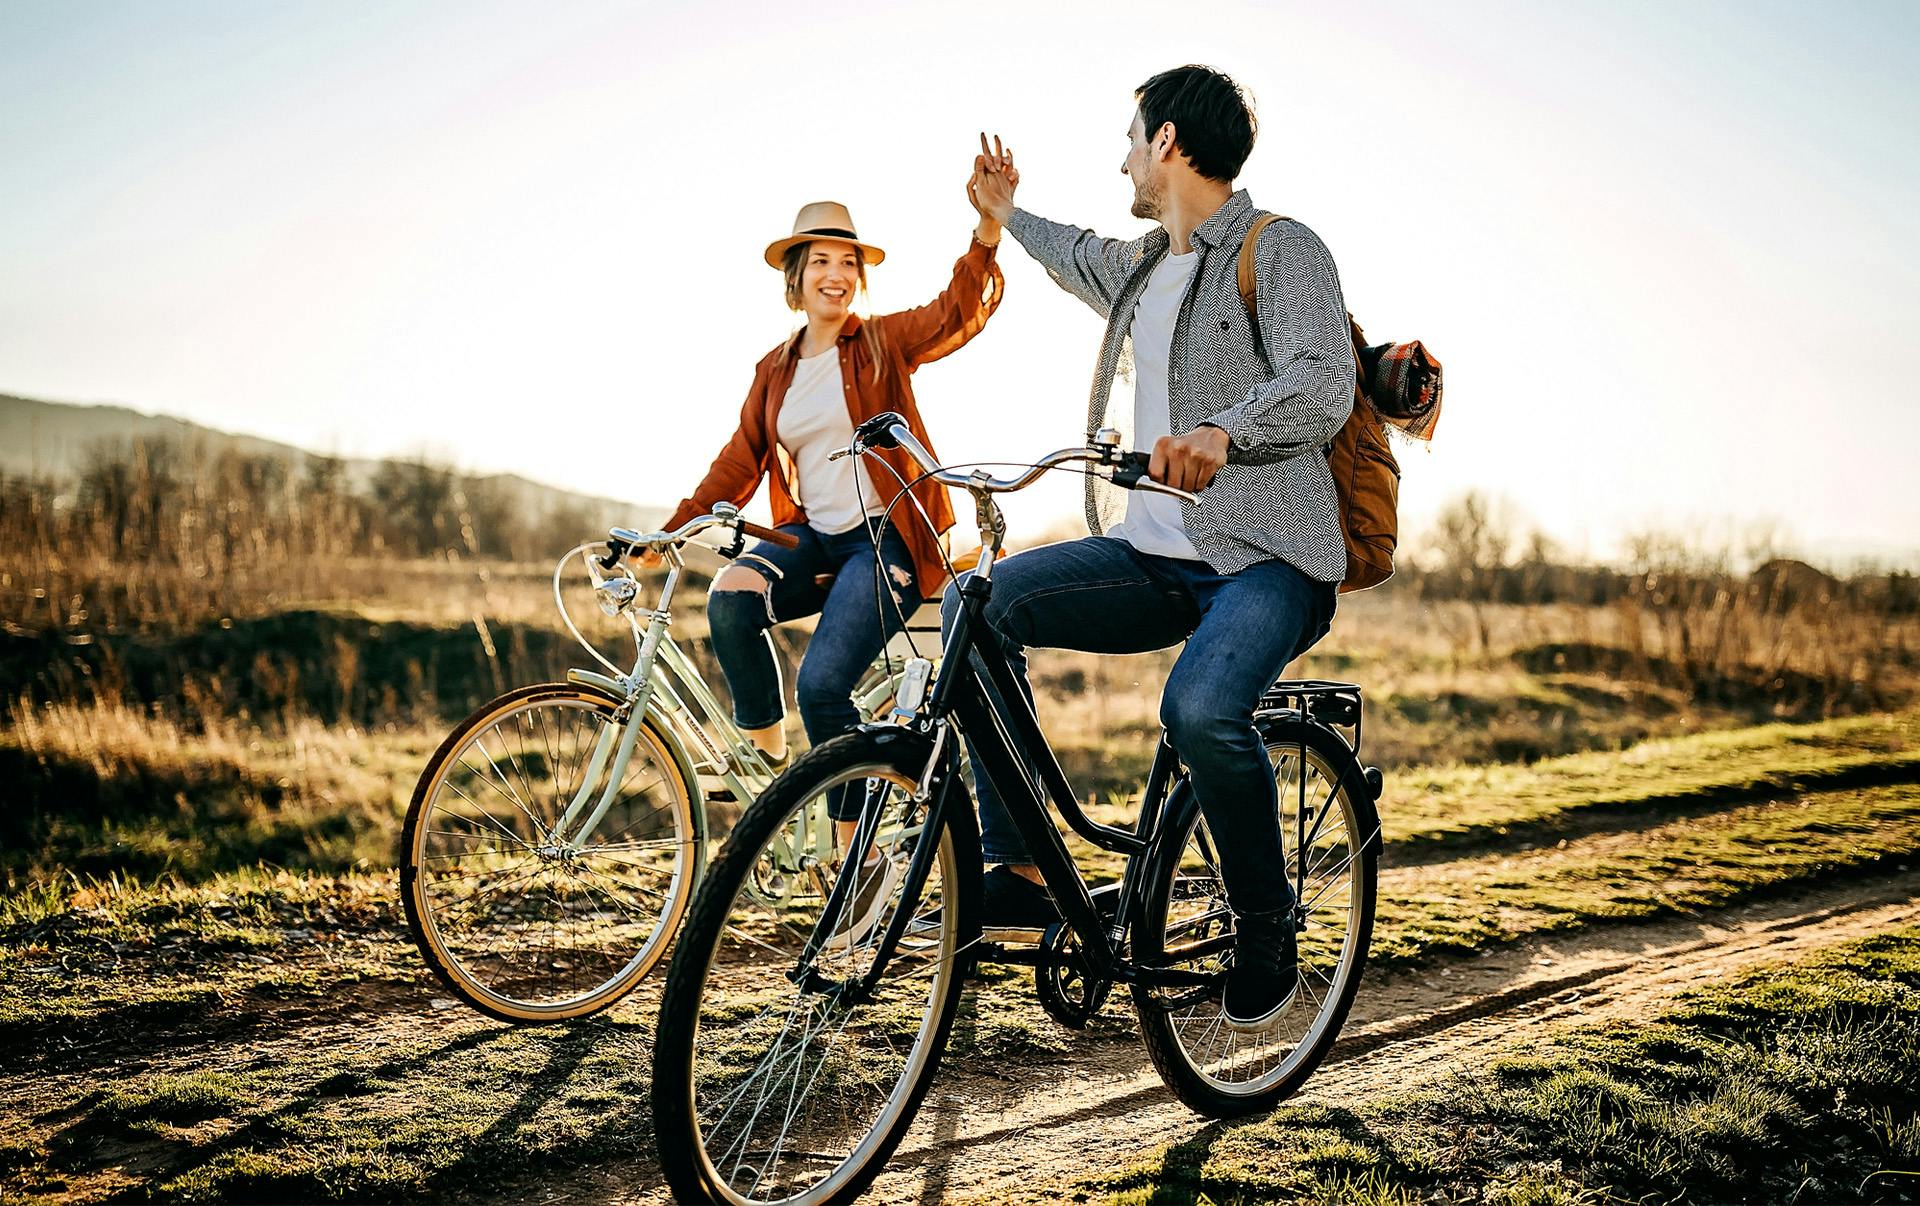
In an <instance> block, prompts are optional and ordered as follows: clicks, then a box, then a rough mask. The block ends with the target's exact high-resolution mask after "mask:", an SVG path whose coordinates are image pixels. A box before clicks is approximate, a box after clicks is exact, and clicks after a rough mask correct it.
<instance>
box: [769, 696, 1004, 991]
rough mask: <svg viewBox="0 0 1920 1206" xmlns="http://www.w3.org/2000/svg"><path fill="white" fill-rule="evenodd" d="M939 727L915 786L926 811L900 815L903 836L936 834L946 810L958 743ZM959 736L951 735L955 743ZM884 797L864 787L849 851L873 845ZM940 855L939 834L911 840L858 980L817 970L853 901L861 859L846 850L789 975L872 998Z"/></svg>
mask: <svg viewBox="0 0 1920 1206" xmlns="http://www.w3.org/2000/svg"><path fill="white" fill-rule="evenodd" d="M942 733H943V736H942V737H940V738H936V740H935V742H934V745H933V749H932V750H931V752H930V754H929V758H928V769H927V772H926V773H923V774H922V775H921V778H920V781H919V782H920V787H921V790H919V791H916V792H915V804H916V806H917V804H918V802H919V800H920V799H921V798H924V799H925V802H926V809H925V812H924V813H923V814H922V816H921V818H920V823H919V824H918V825H917V826H916V825H913V824H911V823H910V822H911V821H912V819H913V812H914V811H915V808H910V809H909V810H908V812H907V815H906V816H905V817H903V818H902V821H903V824H902V826H901V836H900V840H902V841H904V840H906V839H908V838H910V837H914V836H916V835H917V836H919V837H922V838H924V837H926V836H927V835H929V834H931V835H934V836H935V837H936V838H937V836H938V835H939V834H940V832H941V830H942V826H943V825H944V824H945V821H946V810H947V808H948V807H949V804H950V801H951V800H952V799H953V797H954V794H955V793H954V792H953V791H952V790H951V788H952V785H953V780H954V777H955V775H956V774H957V772H958V770H959V766H960V760H959V755H958V753H957V752H956V748H957V746H956V745H955V744H951V743H950V742H949V740H948V738H947V736H946V735H945V734H946V729H945V728H944V727H943V730H942ZM957 740H958V739H957V738H953V739H952V741H953V742H955V743H957ZM959 795H960V798H961V799H962V800H965V799H966V798H967V796H966V793H965V792H964V791H962V792H960V793H959ZM885 800H886V792H885V791H884V790H881V791H874V790H873V789H871V788H869V789H868V792H867V799H866V802H865V803H864V804H863V805H862V807H861V809H860V820H859V822H858V823H857V824H856V825H855V827H854V833H853V840H852V841H851V842H849V843H848V846H847V849H848V850H849V851H853V850H859V851H863V852H864V851H865V850H866V849H867V848H868V847H869V846H871V845H873V843H874V839H875V838H876V837H878V835H879V831H880V820H881V816H880V814H881V812H882V811H883V805H884V802H885ZM882 857H884V855H883V856H882ZM939 857H940V843H939V842H938V841H937V840H935V841H918V842H915V843H914V847H913V856H912V858H911V859H910V860H909V862H908V864H907V874H906V877H905V880H904V882H903V883H902V885H901V888H900V903H899V905H898V906H897V907H896V908H895V909H894V911H893V915H892V916H891V917H890V918H888V920H887V928H886V929H885V930H884V931H883V932H882V933H881V936H880V941H879V942H878V943H877V944H876V945H875V946H874V950H873V961H872V963H871V964H870V965H869V966H868V968H867V970H866V972H865V973H864V974H862V975H861V976H860V977H859V978H858V979H857V980H856V979H849V980H841V981H833V980H829V979H827V978H826V977H825V976H823V975H821V974H820V971H819V969H818V968H817V967H816V966H815V963H816V961H817V960H818V959H819V957H820V952H821V951H822V950H823V949H826V947H827V945H828V943H829V942H830V941H831V940H832V938H833V937H834V935H835V933H836V932H837V930H838V928H839V925H840V918H841V916H842V914H844V913H845V912H846V911H847V910H848V909H849V908H850V907H851V905H852V898H853V894H854V891H855V890H856V888H857V882H856V881H857V880H858V879H859V871H860V867H861V862H860V860H857V859H855V858H854V857H853V856H852V855H851V854H850V855H849V856H848V858H847V860H846V862H845V863H844V864H843V865H842V867H841V870H840V874H839V875H837V876H835V877H834V882H833V890H832V891H831V892H829V893H828V895H827V902H826V904H825V906H824V907H822V908H821V910H820V919H819V920H818V921H816V922H815V923H814V927H813V932H812V933H811V934H809V935H808V936H807V941H806V945H805V946H803V947H802V948H801V951H800V957H799V958H798V959H797V960H795V962H794V966H793V970H792V971H790V972H788V973H787V979H788V980H790V981H792V982H793V983H794V984H796V985H799V986H800V987H801V988H803V989H805V990H807V991H810V992H819V993H824V994H832V995H834V996H835V997H836V998H837V999H838V1000H839V1001H840V1002H841V1003H844V1004H848V1005H856V1004H864V1003H866V1002H867V1001H870V1000H871V999H872V997H873V990H874V986H875V985H877V984H878V983H879V982H880V977H881V976H882V975H883V974H885V972H886V970H887V965H888V964H889V963H891V962H892V961H893V956H894V952H895V951H897V950H898V949H899V946H900V940H901V939H902V938H904V937H905V936H906V933H907V926H908V925H909V924H911V922H912V918H913V911H914V908H915V906H917V905H918V904H919V903H920V894H921V893H922V892H923V891H925V890H926V886H927V877H928V876H929V875H931V874H932V873H933V863H934V860H935V859H937V858H939ZM945 922H946V919H945V918H942V924H945Z"/></svg>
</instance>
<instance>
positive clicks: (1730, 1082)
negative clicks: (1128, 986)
mask: <svg viewBox="0 0 1920 1206" xmlns="http://www.w3.org/2000/svg"><path fill="white" fill-rule="evenodd" d="M1916 1172H1920V929H1909V930H1904V931H1901V932H1899V933H1895V934H1890V935H1885V936H1881V937H1876V938H1872V939H1868V940H1866V941H1864V942H1858V943H1851V944H1847V945H1845V946H1843V947H1839V948H1836V949H1834V950H1832V951H1829V952H1825V953H1823V954H1822V955H1821V956H1819V957H1816V958H1814V959H1811V960H1808V961H1806V962H1804V963H1802V964H1800V965H1798V966H1795V967H1792V968H1789V969H1785V970H1781V969H1765V970H1758V971H1754V972H1750V973H1748V974H1747V975H1745V976H1743V977H1741V978H1740V979H1739V980H1737V981H1736V982H1735V983H1733V984H1731V985H1728V986H1726V987H1723V988H1718V989H1713V990H1709V991H1707V992H1704V993H1700V994H1696V995H1694V996H1691V997H1689V998H1686V999H1684V1000H1683V1002H1682V1003H1681V1004H1680V1005H1678V1006H1677V1007H1676V1008H1674V1009H1673V1010H1671V1011H1670V1012H1668V1013H1666V1014H1665V1015H1664V1016H1662V1017H1659V1018H1656V1019H1652V1020H1648V1021H1635V1022H1632V1023H1620V1024H1615V1025H1611V1026H1604V1027H1592V1028H1584V1029H1580V1030H1575V1031H1571V1032H1567V1033H1563V1034H1560V1035H1557V1036H1549V1035H1538V1036H1532V1037H1531V1038H1530V1041H1529V1048H1528V1050H1527V1051H1526V1053H1525V1054H1516V1055H1514V1056H1511V1057H1509V1058H1506V1059H1501V1060H1496V1061H1495V1062H1493V1063H1492V1064H1491V1065H1489V1066H1488V1067H1487V1068H1485V1069H1482V1070H1476V1071H1472V1072H1467V1073H1463V1074H1461V1075H1459V1076H1457V1077H1455V1078H1453V1079H1452V1080H1451V1081H1450V1082H1449V1083H1447V1084H1444V1085H1437V1086H1432V1087H1430V1088H1428V1089H1425V1090H1422V1091H1419V1092H1415V1093H1411V1094H1405V1095H1400V1096H1396V1097H1393V1098H1389V1099H1382V1100H1376V1101H1372V1102H1368V1103H1365V1104H1362V1105H1360V1106H1357V1107H1353V1108H1347V1107H1337V1106H1323V1105H1301V1106H1285V1107H1282V1108H1281V1109H1279V1110H1277V1111H1275V1112H1274V1113H1273V1114H1272V1115H1270V1116H1268V1117H1267V1118H1264V1119H1261V1120H1259V1121H1255V1122H1250V1123H1242V1124H1237V1125H1226V1124H1216V1125H1214V1126H1210V1127H1208V1128H1206V1129H1205V1130H1204V1131H1202V1132H1201V1133H1200V1134H1199V1135H1198V1136H1196V1137H1195V1138H1194V1139H1192V1140H1189V1141H1187V1142H1185V1143H1181V1144H1176V1145H1174V1146H1172V1147H1169V1148H1165V1149H1163V1150H1161V1151H1159V1152H1157V1153H1155V1154H1153V1155H1151V1156H1149V1157H1148V1158H1146V1159H1144V1160H1141V1161H1137V1162H1135V1163H1133V1164H1131V1165H1130V1166H1128V1167H1126V1168H1125V1169H1123V1170H1120V1171H1117V1172H1114V1173H1111V1174H1104V1175H1100V1176H1096V1177H1094V1178H1091V1179H1090V1180H1088V1181H1087V1182H1085V1183H1084V1188H1086V1189H1089V1190H1091V1191H1093V1192H1096V1193H1105V1194H1107V1195H1109V1200H1111V1201H1114V1202H1120V1203H1146V1202H1154V1203H1197V1202H1201V1201H1212V1202H1215V1203H1220V1204H1222V1206H1225V1204H1226V1203H1238V1202H1255V1201H1262V1202H1264V1201H1274V1200H1305V1201H1353V1200H1361V1201H1376V1202H1398V1201H1431V1200H1436V1199H1437V1200H1445V1201H1485V1202H1503V1203H1576V1202H1602V1201H1637V1202H1682V1201H1789V1200H1797V1201H1817V1202H1825V1201H1861V1200H1865V1201H1901V1200H1910V1198H1911V1195H1912V1194H1914V1193H1915V1192H1916V1190H1917V1189H1920V1185H1917V1184H1916V1181H1915V1174H1916Z"/></svg>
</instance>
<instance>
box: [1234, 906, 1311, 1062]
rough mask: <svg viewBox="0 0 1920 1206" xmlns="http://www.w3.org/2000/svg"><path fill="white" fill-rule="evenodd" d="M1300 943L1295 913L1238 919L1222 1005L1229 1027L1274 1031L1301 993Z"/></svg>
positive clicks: (1235, 920) (1243, 916)
mask: <svg viewBox="0 0 1920 1206" xmlns="http://www.w3.org/2000/svg"><path fill="white" fill-rule="evenodd" d="M1295 943H1296V936H1295V934H1294V929H1293V910H1291V909H1282V910H1280V911H1278V912H1275V913H1244V914H1241V915H1240V916H1239V917H1237V918H1235V919H1234V938H1233V968H1232V970H1230V971H1229V972H1228V973H1227V990H1226V992H1225V994H1223V996H1222V997H1221V1002H1220V1004H1221V1012H1222V1013H1223V1014H1225V1015H1226V1021H1227V1026H1228V1027H1229V1028H1231V1029H1234V1030H1239V1031H1249V1032H1252V1031H1262V1030H1268V1029H1271V1028H1272V1027H1273V1025H1274V1023H1275V1022H1278V1021H1279V1020H1280V1015H1282V1014H1284V1013H1285V1012H1286V1011H1287V1006H1289V1005H1291V1004H1293V998H1294V994H1295V993H1297V992H1298V991H1299V989H1300V967H1299V959H1298V953H1297V950H1296V945H1295Z"/></svg>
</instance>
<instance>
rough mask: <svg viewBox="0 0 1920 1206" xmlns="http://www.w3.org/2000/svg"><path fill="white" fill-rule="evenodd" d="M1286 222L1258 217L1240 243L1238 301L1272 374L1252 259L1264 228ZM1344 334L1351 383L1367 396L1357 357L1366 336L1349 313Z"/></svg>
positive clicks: (1364, 367)
mask: <svg viewBox="0 0 1920 1206" xmlns="http://www.w3.org/2000/svg"><path fill="white" fill-rule="evenodd" d="M1288 220H1289V219H1287V218H1284V217H1282V216H1281V215H1279V214H1261V215H1260V216H1259V217H1257V218H1255V219H1254V220H1253V225H1252V226H1249V227H1248V228H1247V237H1246V238H1245V239H1243V240H1241V243H1240V263H1239V280H1240V300H1241V302H1242V303H1244V304H1245V305H1246V307H1247V326H1248V328H1249V329H1250V330H1252V332H1253V346H1254V347H1256V348H1258V349H1259V350H1260V359H1262V360H1265V361H1266V362H1267V368H1268V371H1272V368H1273V361H1272V360H1271V359H1268V357H1267V345H1266V341H1265V340H1263V339H1262V338H1260V306H1259V304H1258V298H1259V296H1260V278H1259V276H1258V274H1257V273H1256V272H1255V270H1254V262H1253V259H1254V253H1255V252H1256V251H1257V250H1258V249H1259V246H1260V235H1261V234H1262V233H1263V232H1264V231H1265V230H1266V229H1267V227H1268V226H1270V225H1272V224H1273V223H1275V222H1284V221H1288ZM1347 334H1348V337H1349V338H1350V339H1351V340H1352V342H1353V371H1354V384H1355V386H1356V387H1357V389H1358V393H1359V396H1361V397H1363V398H1364V397H1366V395H1367V365H1366V361H1365V360H1363V359H1361V357H1360V349H1361V347H1362V346H1363V345H1364V342H1365V339H1366V336H1364V335H1362V334H1361V333H1360V324H1359V323H1358V322H1355V321H1354V318H1353V315H1352V314H1351V313H1349V314H1348V315H1347Z"/></svg>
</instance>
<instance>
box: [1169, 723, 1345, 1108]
mask: <svg viewBox="0 0 1920 1206" xmlns="http://www.w3.org/2000/svg"><path fill="white" fill-rule="evenodd" d="M1260 733H1261V738H1262V740H1263V741H1264V742H1265V743H1266V747H1267V757H1268V759H1269V760H1270V761H1271V762H1272V763H1273V770H1274V777H1275V780H1276V783H1277V786H1278V788H1279V821H1280V836H1281V840H1282V845H1283V847H1284V849H1285V851H1286V866H1285V873H1286V875H1287V878H1288V882H1289V883H1290V884H1292V885H1293V887H1294V890H1295V891H1296V892H1297V893H1298V894H1299V899H1298V901H1297V902H1296V908H1297V912H1298V916H1299V918H1300V924H1301V927H1302V928H1301V931H1300V935H1299V971H1300V989H1299V993H1298V995H1297V996H1296V997H1295V998H1294V1003H1293V1004H1292V1006H1290V1007H1289V1008H1288V1010H1287V1012H1286V1013H1285V1014H1283V1015H1282V1016H1281V1018H1280V1020H1279V1022H1278V1024H1277V1025H1276V1026H1275V1027H1274V1028H1273V1029H1271V1030H1268V1031H1265V1032H1262V1033H1256V1034H1248V1033H1242V1032H1240V1031H1236V1030H1233V1029H1231V1028H1230V1027H1228V1026H1227V1024H1226V1019H1225V1017H1224V1014H1223V1011H1222V1008H1221V1003H1220V993H1219V988H1218V985H1217V984H1216V985H1215V986H1214V987H1211V988H1194V989H1179V990H1175V989H1167V988H1154V987H1148V986H1145V985H1136V986H1135V987H1134V990H1133V998H1134V1007H1135V1008H1136V1010H1137V1011H1138V1012H1139V1015H1140V1033H1141V1037H1142V1038H1143V1039H1144V1040H1145V1041H1146V1045H1147V1051H1148V1053H1149V1054H1150V1055H1151V1056H1152V1058H1153V1063H1154V1067H1155V1068H1157V1069H1158V1070H1159V1072H1160V1076H1161V1078H1162V1079H1163V1080H1165V1081H1166V1083H1167V1087H1168V1088H1170V1089H1172V1090H1173V1092H1174V1094H1175V1095H1176V1096H1178V1097H1179V1098H1180V1100H1181V1101H1183V1102H1185V1103H1186V1104H1187V1105H1188V1106H1190V1107H1191V1108H1193V1109H1194V1110H1197V1111H1198V1112H1200V1113H1202V1114H1205V1115H1207V1116H1209V1117H1214V1118H1231V1117H1236V1116H1239V1115H1243V1114H1251V1113H1257V1112H1260V1111H1264V1110H1268V1109H1271V1108H1273V1106H1274V1105H1276V1104H1278V1103H1279V1102H1280V1101H1282V1100H1283V1099H1285V1098H1286V1097H1287V1096H1289V1095H1290V1094H1292V1093H1293V1092H1294V1091H1295V1090H1297V1089H1298V1088H1299V1087H1300V1085H1301V1084H1302V1083H1303V1082H1305V1080H1306V1079H1307V1077H1308V1076H1310V1075H1311V1074H1312V1073H1313V1070H1314V1069H1315V1068H1316V1067H1318V1066H1319V1064H1320V1061H1321V1060H1322V1059H1324V1058H1325V1057H1326V1053H1327V1050H1328V1048H1330V1047H1332V1045H1333V1041H1334V1039H1335V1038H1336V1037H1338V1035H1339V1033H1340V1026H1341V1024H1342V1023H1343V1022H1345V1020H1346V1016H1347V1010H1348V1009H1349V1008H1350V1007H1351V1006H1352V1004H1353V997H1354V993H1355V992H1356V991H1357V990H1358V988H1359V986H1360V975H1361V972H1362V970H1363V969H1364V968H1365V966H1366V959H1367V944H1368V942H1369V941H1370V940H1371V938H1372V934H1373V904H1374V885H1375V882H1376V879H1377V875H1378V872H1379V848H1380V844H1379V828H1380V823H1379V820H1378V819H1377V815H1376V813H1375V811H1374V806H1373V795H1372V792H1371V791H1370V790H1369V789H1368V787H1367V785H1366V781H1365V779H1364V778H1363V776H1362V774H1361V769H1360V765H1359V763H1358V762H1357V761H1356V760H1355V759H1354V756H1353V752H1352V751H1351V750H1350V749H1348V748H1347V745H1346V743H1345V742H1343V741H1341V740H1340V739H1339V737H1337V736H1336V735H1335V734H1333V733H1332V732H1330V731H1328V730H1327V729H1325V728H1322V727H1321V726H1319V725H1314V724H1307V723H1304V722H1301V721H1298V720H1274V721H1263V722H1261V724H1260ZM1303 788H1304V791H1303ZM1169 836H1171V837H1175V838H1177V839H1178V840H1179V843H1180V844H1179V846H1178V848H1177V849H1178V851H1179V853H1178V856H1177V857H1170V858H1167V859H1165V860H1164V861H1163V862H1162V863H1161V865H1160V867H1159V868H1158V870H1159V878H1158V879H1157V881H1156V882H1154V883H1153V884H1151V885H1150V889H1149V893H1148V898H1147V901H1146V906H1145V910H1144V913H1143V915H1142V917H1141V920H1140V923H1139V926H1138V929H1137V930H1136V932H1135V938H1134V949H1135V957H1136V958H1137V960H1138V961H1139V962H1140V964H1141V965H1142V966H1163V967H1173V968H1179V969H1183V970H1191V971H1199V972H1203V973H1207V974H1209V975H1214V976H1221V975H1223V974H1224V972H1225V971H1226V969H1227V967H1228V966H1229V965H1230V964H1231V961H1232V954H1233V914H1232V912H1231V910H1229V908H1228V907H1227V896H1226V890H1225V886H1224V884H1223V882H1222V880H1221V877H1220V867H1219V860H1218V858H1217V857H1216V851H1215V847H1214V844H1213V837H1212V834H1211V833H1210V832H1209V831H1208V829H1207V823H1206V821H1205V819H1204V818H1202V817H1201V816H1200V815H1199V813H1198V811H1197V810H1196V811H1195V812H1194V814H1193V817H1192V820H1191V821H1190V822H1188V823H1187V825H1186V826H1185V832H1184V833H1182V834H1174V835H1169Z"/></svg>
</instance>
